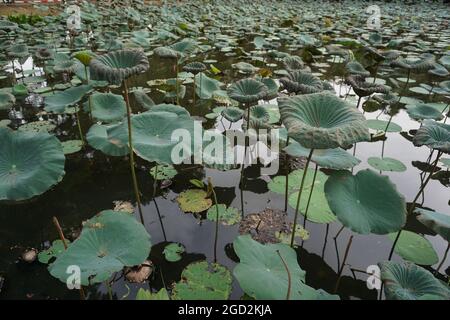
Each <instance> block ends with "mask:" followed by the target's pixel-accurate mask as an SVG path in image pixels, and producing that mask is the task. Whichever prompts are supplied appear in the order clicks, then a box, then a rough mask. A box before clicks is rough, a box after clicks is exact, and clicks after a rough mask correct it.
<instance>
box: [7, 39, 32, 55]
mask: <svg viewBox="0 0 450 320" xmlns="http://www.w3.org/2000/svg"><path fill="white" fill-rule="evenodd" d="M7 54H8V55H9V56H11V57H15V58H25V57H28V56H29V55H30V53H29V52H28V47H27V45H26V44H22V43H19V44H15V45H12V46H11V47H9V48H8V50H7Z"/></svg>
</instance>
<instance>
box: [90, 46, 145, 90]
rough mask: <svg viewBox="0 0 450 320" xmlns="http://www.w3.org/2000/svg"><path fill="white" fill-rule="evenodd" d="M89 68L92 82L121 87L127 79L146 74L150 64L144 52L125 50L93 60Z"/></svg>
mask: <svg viewBox="0 0 450 320" xmlns="http://www.w3.org/2000/svg"><path fill="white" fill-rule="evenodd" d="M89 68H90V71H91V78H92V80H105V81H108V82H110V83H112V84H116V85H120V84H121V83H122V82H123V81H124V80H125V79H128V78H129V77H131V76H133V75H137V74H141V73H144V72H146V71H147V70H148V69H149V62H148V59H147V56H146V55H145V53H144V52H143V51H141V50H130V49H124V50H117V51H112V52H110V53H108V54H105V55H102V56H99V57H97V58H95V59H92V61H91V63H90V64H89Z"/></svg>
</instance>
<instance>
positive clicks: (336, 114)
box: [278, 93, 370, 149]
mask: <svg viewBox="0 0 450 320" xmlns="http://www.w3.org/2000/svg"><path fill="white" fill-rule="evenodd" d="M278 102H279V108H280V114H281V120H282V122H283V124H284V125H285V126H286V128H287V129H288V134H289V136H290V137H292V138H293V139H294V140H296V141H297V142H299V143H300V144H301V145H302V146H303V147H305V148H310V149H311V148H313V149H333V148H337V147H347V146H349V145H351V144H353V143H355V142H360V141H368V140H369V139H370V136H369V130H368V128H367V126H366V123H365V118H364V116H363V115H362V114H361V113H360V112H359V111H358V110H356V109H355V108H354V107H352V106H351V105H349V104H347V103H345V102H344V101H342V100H341V99H339V98H338V97H336V96H334V95H331V94H329V93H314V94H308V95H301V96H294V97H288V98H279V99H278Z"/></svg>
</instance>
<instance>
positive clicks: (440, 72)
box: [428, 63, 449, 77]
mask: <svg viewBox="0 0 450 320" xmlns="http://www.w3.org/2000/svg"><path fill="white" fill-rule="evenodd" d="M428 73H429V74H432V75H435V76H438V77H447V76H448V75H449V72H448V71H447V69H446V68H445V67H444V66H442V65H440V64H439V63H435V64H434V67H433V69H430V70H428Z"/></svg>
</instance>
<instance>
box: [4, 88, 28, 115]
mask: <svg viewBox="0 0 450 320" xmlns="http://www.w3.org/2000/svg"><path fill="white" fill-rule="evenodd" d="M12 94H13V95H14V96H16V97H24V96H27V95H28V88H27V86H26V85H24V84H16V85H15V86H14V87H13V88H12ZM0 109H1V108H0Z"/></svg>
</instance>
